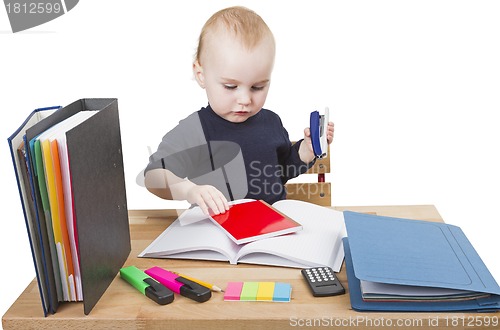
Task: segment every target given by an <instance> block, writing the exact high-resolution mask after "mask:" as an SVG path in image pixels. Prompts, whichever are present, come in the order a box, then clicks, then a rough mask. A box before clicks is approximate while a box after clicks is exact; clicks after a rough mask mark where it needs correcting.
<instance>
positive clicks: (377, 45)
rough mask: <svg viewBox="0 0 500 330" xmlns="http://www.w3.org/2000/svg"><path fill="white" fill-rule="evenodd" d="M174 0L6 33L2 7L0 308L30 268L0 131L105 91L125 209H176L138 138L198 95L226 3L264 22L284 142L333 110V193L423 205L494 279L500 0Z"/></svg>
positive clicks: (119, 3)
mask: <svg viewBox="0 0 500 330" xmlns="http://www.w3.org/2000/svg"><path fill="white" fill-rule="evenodd" d="M173 3H174V2H171V1H160V0H158V1H153V0H151V1H124V0H115V1H111V0H107V1H98V0H82V1H80V3H79V4H78V5H77V6H76V7H75V8H74V9H73V10H71V11H70V12H68V13H67V14H66V15H64V16H62V17H60V18H58V19H56V20H54V21H51V22H49V23H46V24H44V25H41V26H39V27H36V28H33V29H31V30H28V31H26V32H22V33H16V34H13V33H12V32H11V30H10V25H9V22H8V18H7V15H6V13H5V11H4V10H3V9H0V68H1V70H0V111H1V112H2V118H3V119H2V120H1V121H0V137H2V138H3V139H4V143H1V144H0V148H1V150H0V157H1V159H0V164H1V170H2V175H1V177H0V179H1V183H0V189H1V192H2V201H1V205H2V213H1V217H0V226H1V228H0V254H1V255H0V263H1V271H0V277H1V278H0V286H1V287H0V314H2V315H3V314H4V313H5V311H6V310H7V309H8V307H9V306H10V305H11V304H12V303H13V302H14V300H15V299H16V298H17V297H18V295H19V294H20V293H21V292H22V290H23V289H24V288H25V287H26V286H27V285H28V283H29V282H30V281H31V280H32V279H33V278H34V276H35V272H34V267H33V263H32V259H31V253H30V249H29V244H28V238H27V234H26V228H25V224H24V220H23V216H22V211H21V204H20V201H19V195H18V190H17V186H16V182H15V179H14V172H13V168H12V165H11V158H10V153H9V150H8V146H7V141H6V139H7V137H8V136H9V135H10V134H11V133H13V132H14V130H15V129H16V128H17V127H18V126H19V125H20V124H21V122H22V121H23V120H24V118H25V117H26V116H27V115H28V114H29V113H30V112H31V110H33V109H34V108H38V107H44V106H52V105H62V106H64V105H68V104H70V103H71V102H73V101H75V100H77V99H80V98H85V97H116V98H118V103H119V109H120V121H121V126H122V143H123V151H124V161H125V174H126V185H127V195H128V206H129V209H138V208H169V207H173V205H172V204H170V203H172V202H170V203H169V202H165V201H161V200H159V199H158V198H156V197H154V196H153V195H150V194H148V193H147V192H146V191H145V190H144V188H142V187H139V186H138V185H137V184H136V183H135V179H136V176H137V174H138V173H139V172H140V171H141V170H142V169H143V167H144V166H145V165H146V163H147V158H148V146H150V147H151V148H152V149H153V150H154V149H156V146H157V144H158V143H159V141H160V139H161V137H162V136H163V134H164V133H165V132H167V131H168V130H169V129H170V128H172V127H173V126H174V125H175V124H176V123H177V122H178V121H179V120H180V119H182V118H184V117H186V116H187V115H189V114H190V113H191V112H193V111H195V110H198V109H199V108H200V107H201V106H205V105H206V97H205V94H204V91H203V90H202V89H200V88H199V87H198V86H197V84H196V83H195V82H194V80H193V79H192V73H191V63H192V56H193V54H194V51H195V48H196V44H197V38H198V34H199V31H200V29H201V26H202V25H203V23H204V22H205V20H206V19H207V18H208V17H209V16H210V15H211V14H212V13H213V12H215V11H216V10H219V9H221V8H224V7H227V6H230V5H236V4H241V5H245V6H247V7H250V8H252V9H254V10H255V11H257V12H258V13H259V14H260V15H261V16H262V17H263V18H264V20H266V21H267V23H268V25H269V26H270V28H271V29H272V30H273V32H274V34H275V38H276V40H277V57H276V65H275V70H274V74H273V77H272V78H273V79H272V87H271V91H270V94H269V97H268V101H267V103H266V107H267V108H269V109H272V110H274V111H275V112H277V113H278V114H279V115H280V116H281V118H282V120H283V122H284V125H285V127H286V128H287V129H288V131H289V133H290V136H291V138H292V139H299V138H301V136H302V130H303V128H304V127H305V126H306V125H307V124H308V116H309V112H310V111H311V110H314V109H322V108H323V107H325V106H329V107H330V111H331V116H332V120H333V121H334V122H335V139H334V143H333V144H332V146H331V154H332V162H333V163H332V166H333V167H332V174H331V175H330V178H329V179H330V180H331V181H332V182H333V204H334V205H343V206H345V205H392V204H403V205H404V204H434V205H435V206H436V207H437V209H438V211H439V212H440V214H441V215H442V217H443V218H444V220H445V221H446V222H448V223H451V224H456V225H459V226H460V227H461V228H462V229H463V230H464V232H465V233H466V234H467V236H468V237H469V239H470V240H471V241H472V243H473V245H474V246H475V247H476V249H477V250H478V252H479V254H480V255H481V257H482V258H483V260H484V261H485V262H486V264H487V265H488V267H489V268H490V270H491V272H492V273H493V274H494V276H495V278H496V279H497V281H499V280H500V264H499V263H498V261H497V260H498V250H499V243H498V241H499V238H498V236H499V235H498V233H499V230H498V225H497V222H498V221H499V218H500V212H499V210H498V207H497V206H498V197H499V195H500V194H499V187H500V175H499V170H500V160H499V156H498V149H499V148H498V145H499V141H500V130H499V129H498V114H497V113H498V111H499V110H500V93H499V89H500V60H499V59H500V42H499V41H500V20H499V19H498V18H499V17H500V2H499V1H456V0H454V1H439V0H438V1H422V0H419V1H344V2H339V1H308V2H307V5H306V4H305V2H304V1H286V2H282V1H280V2H277V1H255V0H254V1H239V2H234V1H176V2H175V5H173ZM181 204H182V203H181ZM178 205H179V204H175V205H174V206H178ZM182 205H184V204H182ZM40 312H41V309H40Z"/></svg>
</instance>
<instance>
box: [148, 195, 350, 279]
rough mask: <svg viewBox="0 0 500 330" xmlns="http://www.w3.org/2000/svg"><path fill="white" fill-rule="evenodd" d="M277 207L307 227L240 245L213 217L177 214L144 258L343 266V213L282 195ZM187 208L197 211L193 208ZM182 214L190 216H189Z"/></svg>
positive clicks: (297, 265)
mask: <svg viewBox="0 0 500 330" xmlns="http://www.w3.org/2000/svg"><path fill="white" fill-rule="evenodd" d="M273 207H274V208H275V209H277V210H278V211H280V212H282V213H284V214H286V215H287V216H289V217H290V218H292V219H294V220H295V221H297V222H298V223H300V224H301V225H302V228H303V229H302V230H300V231H298V232H296V233H292V234H287V235H282V236H277V237H271V238H266V239H261V240H258V241H253V242H250V243H246V244H241V245H238V244H236V243H234V242H233V241H232V240H231V239H230V238H229V237H228V236H227V235H226V234H225V233H224V232H223V231H222V230H221V229H220V228H219V227H218V226H217V225H215V224H214V223H213V222H212V221H211V220H210V219H203V220H200V221H196V222H191V223H190V224H188V225H184V226H183V225H181V223H180V220H179V219H177V220H175V221H174V222H173V223H172V224H171V225H170V226H169V227H168V228H167V229H166V230H165V231H164V232H163V233H162V234H161V235H160V236H158V238H157V239H156V240H154V241H153V242H152V243H151V244H150V245H149V246H148V247H147V248H146V249H145V250H144V251H143V252H141V253H140V254H139V257H147V258H174V259H200V260H217V261H229V262H230V263H231V264H237V263H249V264H261V265H272V266H282V267H294V268H305V267H317V266H329V267H332V268H333V270H334V271H340V268H341V265H342V261H343V258H344V249H343V245H342V238H343V237H345V236H346V230H345V224H344V217H343V213H342V212H340V211H335V210H332V209H329V208H326V207H322V206H318V205H315V204H311V203H307V202H302V201H297V200H281V201H278V202H276V203H274V204H273ZM186 212H197V210H196V208H194V209H190V210H187V211H186ZM186 212H185V213H186ZM185 213H183V215H184V214H185ZM183 218H189V215H184V217H183Z"/></svg>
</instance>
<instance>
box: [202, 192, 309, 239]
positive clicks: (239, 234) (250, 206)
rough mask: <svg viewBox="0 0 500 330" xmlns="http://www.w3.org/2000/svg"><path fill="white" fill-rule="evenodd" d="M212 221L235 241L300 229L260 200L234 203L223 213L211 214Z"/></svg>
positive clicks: (277, 234) (291, 220) (290, 219)
mask: <svg viewBox="0 0 500 330" xmlns="http://www.w3.org/2000/svg"><path fill="white" fill-rule="evenodd" d="M211 219H212V221H213V222H214V223H215V224H217V225H218V226H220V228H222V230H224V231H225V232H226V234H227V235H228V236H229V237H230V238H231V239H232V240H233V241H234V242H235V243H236V244H243V243H248V242H252V241H256V240H259V239H263V238H269V237H274V236H279V235H284V234H290V233H294V232H297V231H299V230H302V225H301V224H300V223H298V222H296V221H295V220H293V219H292V218H290V217H288V216H287V215H285V214H283V213H281V212H279V211H278V210H276V209H275V208H273V207H272V206H271V205H269V204H267V203H266V202H264V201H262V200H255V201H250V202H246V203H240V204H234V205H232V206H231V207H230V208H229V210H228V211H226V212H225V213H223V214H218V215H212V216H211Z"/></svg>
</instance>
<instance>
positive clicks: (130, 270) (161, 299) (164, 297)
mask: <svg viewBox="0 0 500 330" xmlns="http://www.w3.org/2000/svg"><path fill="white" fill-rule="evenodd" d="M120 277H121V278H123V279H124V280H125V281H127V282H129V283H130V284H131V285H132V286H133V287H134V288H136V289H137V290H139V291H140V292H141V293H142V294H143V295H145V296H146V297H148V298H150V299H152V300H154V301H155V302H156V303H158V304H160V305H166V304H170V303H171V302H172V301H174V293H173V292H172V291H170V289H168V288H167V287H165V286H163V285H162V284H160V283H158V282H157V281H156V280H155V279H153V278H152V277H150V276H149V275H147V274H146V273H144V272H143V271H142V270H140V269H139V268H137V267H135V266H128V267H123V268H122V269H120Z"/></svg>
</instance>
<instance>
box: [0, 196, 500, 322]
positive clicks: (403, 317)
mask: <svg viewBox="0 0 500 330" xmlns="http://www.w3.org/2000/svg"><path fill="white" fill-rule="evenodd" d="M335 209H338V210H352V211H357V212H370V213H376V214H378V215H385V216H394V217H402V218H408V219H420V220H428V221H437V222H442V221H443V220H442V219H441V216H440V215H439V213H438V211H437V210H436V208H435V207H434V206H432V205H412V206H357V207H335ZM174 218H175V211H173V210H167V211H160V210H154V211H148V210H131V211H129V219H130V235H131V241H132V251H131V253H130V256H129V258H128V259H127V261H126V263H125V265H124V266H130V265H135V266H137V267H138V268H140V269H146V268H149V267H152V266H159V267H163V268H166V269H169V270H172V271H177V272H179V273H185V274H188V275H190V276H193V277H195V278H200V279H203V280H204V281H207V282H211V283H213V284H216V285H218V286H220V287H222V288H224V287H225V286H226V284H227V283H228V282H232V281H275V282H288V283H290V284H291V285H292V301H291V302H290V303H268V302H224V300H223V293H218V292H213V293H212V298H211V299H210V300H209V301H207V302H205V303H197V302H195V301H193V300H190V299H187V298H185V297H181V296H178V295H176V297H175V300H174V302H173V303H171V304H169V305H166V306H160V305H157V304H156V303H154V302H153V301H152V300H150V299H149V298H147V297H146V296H144V295H141V294H140V293H139V292H138V291H137V290H135V289H133V288H132V287H131V286H130V285H129V284H128V283H126V282H125V281H123V280H122V279H120V278H119V275H117V276H116V277H115V279H114V280H113V282H112V283H111V285H110V287H109V288H108V289H107V291H106V292H105V293H104V295H103V296H102V298H101V299H100V300H99V302H98V303H97V305H96V306H95V307H94V309H93V310H92V311H91V313H90V314H89V315H84V313H83V304H82V303H63V304H61V306H60V307H59V309H58V311H57V313H55V314H54V315H50V316H48V317H44V316H43V312H42V307H41V302H40V295H39V292H38V286H37V284H36V280H34V281H33V282H31V283H30V285H29V286H28V287H27V288H26V289H25V291H24V292H23V293H22V294H21V296H20V297H19V298H18V299H17V300H16V301H15V302H14V304H13V305H12V306H11V307H10V309H9V310H8V311H7V312H6V313H5V315H4V316H3V318H2V324H3V327H4V329H14V328H23V329H26V328H58V329H59V328H64V327H72V326H73V327H74V326H78V328H79V329H87V328H89V329H90V328H91V329H97V328H109V327H113V328H123V329H128V328H133V329H137V328H139V329H141V328H152V327H153V328H155V327H165V326H168V328H169V329H199V328H202V329H222V328H226V327H227V328H229V327H234V325H237V326H238V328H242V327H248V328H264V327H266V328H270V329H283V328H291V327H299V326H306V327H312V326H321V327H324V326H330V327H333V326H336V327H342V328H345V329H348V328H356V329H358V328H360V329H375V328H376V329H381V328H384V327H391V326H392V327H395V326H396V325H398V324H400V323H401V322H405V323H403V324H402V325H407V326H408V325H409V323H408V322H411V323H412V324H413V325H412V326H413V327H420V328H422V329H425V328H432V329H451V328H457V326H459V327H460V326H463V325H467V322H468V321H470V320H472V321H473V322H475V324H476V325H477V324H478V323H477V322H478V321H477V318H478V317H479V318H481V320H480V321H481V324H483V325H484V323H485V322H486V321H487V319H488V320H490V319H494V318H496V321H497V325H498V317H499V316H498V314H495V313H481V314H474V313H453V314H446V313H359V312H356V311H354V310H352V309H351V305H350V302H349V294H348V293H346V294H344V295H341V296H334V297H320V298H315V297H313V296H312V295H311V293H310V291H309V289H308V288H307V285H306V283H305V281H304V279H303V278H302V275H301V274H300V270H299V269H293V268H282V267H269V266H259V265H246V264H238V265H230V264H229V262H214V261H200V260H175V259H148V258H138V257H137V255H138V254H139V253H140V252H142V251H143V250H144V249H145V248H146V247H147V246H148V245H149V244H150V243H151V242H152V241H153V240H154V239H155V238H156V237H158V235H159V234H160V233H161V232H163V230H165V228H166V227H167V226H168V225H169V224H170V223H171V222H172V221H173V220H174ZM338 278H339V280H340V281H341V283H342V284H343V285H344V287H345V288H346V292H348V283H347V278H346V274H345V269H344V267H343V268H342V271H341V272H340V273H339V274H338ZM475 328H478V327H477V326H476V327H475Z"/></svg>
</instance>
